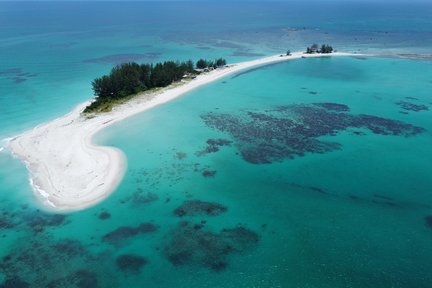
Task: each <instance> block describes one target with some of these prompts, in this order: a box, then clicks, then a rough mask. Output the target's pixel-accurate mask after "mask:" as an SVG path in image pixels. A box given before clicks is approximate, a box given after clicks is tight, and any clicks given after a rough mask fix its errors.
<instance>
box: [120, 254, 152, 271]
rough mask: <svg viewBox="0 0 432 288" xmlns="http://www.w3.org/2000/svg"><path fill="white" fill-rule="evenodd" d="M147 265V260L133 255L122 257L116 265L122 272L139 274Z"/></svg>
mask: <svg viewBox="0 0 432 288" xmlns="http://www.w3.org/2000/svg"><path fill="white" fill-rule="evenodd" d="M147 263H148V260H147V259H146V258H144V257H141V256H136V255H131V254H125V255H120V256H119V257H117V259H116V265H117V267H118V268H119V269H120V270H122V271H130V272H139V271H140V269H141V268H142V267H143V266H144V265H146V264H147Z"/></svg>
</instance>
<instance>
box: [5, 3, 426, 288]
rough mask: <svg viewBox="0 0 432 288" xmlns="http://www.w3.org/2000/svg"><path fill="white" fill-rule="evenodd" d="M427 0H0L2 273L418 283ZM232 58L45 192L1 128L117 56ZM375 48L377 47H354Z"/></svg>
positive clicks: (167, 281)
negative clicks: (278, 59) (83, 193)
mask: <svg viewBox="0 0 432 288" xmlns="http://www.w3.org/2000/svg"><path fill="white" fill-rule="evenodd" d="M431 14H432V4H430V3H420V2H419V3H405V2H395V3H391V4H390V3H387V2H380V3H371V2H366V3H362V2H352V3H351V2H338V1H335V2H331V3H330V2H329V3H320V2H316V3H313V5H312V4H311V3H300V2H248V3H245V2H234V3H231V2H221V3H215V2H211V1H210V2H0V26H1V27H2V29H0V92H1V93H0V112H1V113H0V139H2V140H1V142H0V187H1V189H0V191H1V193H0V200H1V201H0V235H1V239H2V241H1V244H0V287H144V286H149V287H224V288H225V287H320V288H321V287H359V288H360V287H361V288H364V287H425V288H426V287H429V286H430V283H431V281H432V276H431V274H430V271H431V268H432V264H431V263H432V245H430V244H431V241H432V194H431V189H432V177H430V171H432V151H431V149H430V147H432V132H431V131H432V118H431V111H432V94H431V91H432V53H431V52H430V51H432V50H431V48H432V22H431V21H430V15H431ZM313 43H319V44H330V45H332V46H333V47H334V48H335V49H336V50H337V51H340V52H350V53H357V54H359V56H346V57H345V56H342V57H325V58H310V59H309V58H308V59H296V60H290V61H286V62H283V63H277V64H272V65H267V66H263V67H258V68H257V69H250V70H246V71H241V72H239V73H236V74H234V75H230V76H227V77H225V78H223V79H220V80H217V81H215V82H212V83H211V84H208V85H205V86H202V87H199V88H198V89H196V90H194V91H192V92H190V93H187V94H186V95H183V96H181V97H179V98H177V99H175V100H173V101H170V102H169V103H166V104H164V105H161V106H158V107H155V108H153V109H151V110H149V111H146V112H144V113H141V114H138V115H136V116H133V117H130V118H127V119H125V120H123V121H121V122H119V123H116V124H114V125H112V126H111V127H109V128H107V129H104V130H102V131H101V132H100V133H98V134H97V136H96V137H95V139H94V140H95V142H96V143H98V144H100V145H105V146H112V147H116V148H119V149H121V150H122V151H123V152H124V154H125V155H126V158H127V169H126V173H125V176H124V179H123V180H122V182H121V184H120V185H119V187H118V188H117V189H116V190H115V191H114V192H113V193H112V195H110V196H109V197H108V198H107V199H105V200H104V201H102V202H101V203H99V204H97V205H95V206H93V207H91V208H88V209H84V210H81V211H77V212H73V213H55V212H53V211H48V210H47V209H45V208H44V207H43V206H42V205H41V204H40V203H39V202H38V199H37V198H36V197H35V195H34V192H33V191H32V187H31V184H30V183H29V174H28V171H27V169H26V167H25V164H24V163H22V162H21V161H19V160H18V159H16V158H15V157H14V156H13V155H12V154H11V153H10V151H9V150H8V147H7V143H8V139H10V138H11V137H15V136H17V135H19V134H20V133H22V132H24V131H26V130H29V129H32V128H33V127H35V126H37V125H40V124H42V123H45V122H47V121H50V120H53V119H55V118H57V117H60V116H62V115H64V114H66V113H68V112H69V111H71V110H72V109H73V108H74V107H76V106H77V105H78V104H80V103H83V102H84V101H88V100H90V99H92V97H93V91H92V89H91V82H92V80H94V79H95V78H96V77H100V76H102V75H104V74H107V73H109V71H110V70H111V68H112V67H114V66H115V65H118V64H121V63H126V62H131V61H134V62H137V63H156V62H160V61H167V60H175V61H177V60H178V61H185V60H189V59H191V60H193V61H196V60H198V59H199V58H206V59H216V58H219V57H223V58H225V59H227V61H228V63H237V62H242V61H248V60H253V59H259V58H262V57H265V56H271V55H277V54H285V53H286V51H287V50H290V51H292V52H297V51H304V50H305V49H306V47H307V46H310V45H311V44H313ZM362 53H365V54H370V55H372V54H376V55H377V56H373V57H369V56H367V57H364V56H361V54H362Z"/></svg>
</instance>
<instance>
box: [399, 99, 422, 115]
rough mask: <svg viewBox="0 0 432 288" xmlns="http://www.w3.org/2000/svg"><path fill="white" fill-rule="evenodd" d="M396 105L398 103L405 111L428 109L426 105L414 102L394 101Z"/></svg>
mask: <svg viewBox="0 0 432 288" xmlns="http://www.w3.org/2000/svg"><path fill="white" fill-rule="evenodd" d="M396 105H398V106H399V107H401V108H402V109H404V110H407V111H414V112H419V111H429V107H428V106H426V105H422V104H414V103H410V102H406V101H399V102H396Z"/></svg>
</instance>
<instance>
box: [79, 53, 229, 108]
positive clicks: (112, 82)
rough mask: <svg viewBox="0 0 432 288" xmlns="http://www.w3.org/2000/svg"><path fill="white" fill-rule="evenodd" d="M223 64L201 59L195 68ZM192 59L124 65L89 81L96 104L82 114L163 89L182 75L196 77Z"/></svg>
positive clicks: (224, 63) (218, 60) (223, 63)
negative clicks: (149, 91) (117, 101)
mask: <svg viewBox="0 0 432 288" xmlns="http://www.w3.org/2000/svg"><path fill="white" fill-rule="evenodd" d="M224 65H226V61H225V59H223V58H219V59H216V60H215V61H207V60H204V59H201V60H199V61H198V62H197V64H196V68H199V69H204V68H208V67H214V68H217V67H221V66H224ZM196 73H197V72H196V71H195V67H194V64H193V62H192V61H191V60H189V61H186V62H174V61H165V62H160V63H156V64H137V63H124V64H121V65H118V66H116V67H114V68H112V69H111V72H110V73H109V74H108V75H104V76H102V77H100V78H96V79H95V80H94V81H93V82H92V88H93V91H94V95H95V96H96V99H95V101H93V102H92V104H90V105H89V106H88V107H86V109H85V110H84V112H93V111H99V110H100V107H102V106H104V105H106V104H110V103H111V102H112V101H113V100H118V99H122V98H126V97H128V96H130V95H133V94H137V93H139V92H142V91H146V90H149V89H152V88H156V87H166V86H168V85H170V84H171V83H173V82H175V81H179V80H181V79H182V78H183V76H184V75H185V74H196Z"/></svg>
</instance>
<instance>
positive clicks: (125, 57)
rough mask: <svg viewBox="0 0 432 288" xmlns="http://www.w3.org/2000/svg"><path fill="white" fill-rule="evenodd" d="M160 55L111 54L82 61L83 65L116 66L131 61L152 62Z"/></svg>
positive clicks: (155, 53)
mask: <svg viewBox="0 0 432 288" xmlns="http://www.w3.org/2000/svg"><path fill="white" fill-rule="evenodd" d="M160 55H161V53H157V52H154V53H144V54H113V55H107V56H103V57H99V58H93V59H87V60H84V61H83V62H84V63H96V64H112V65H118V64H122V63H127V62H133V61H138V60H140V61H143V60H145V61H153V60H156V59H158V58H159V56H160Z"/></svg>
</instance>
